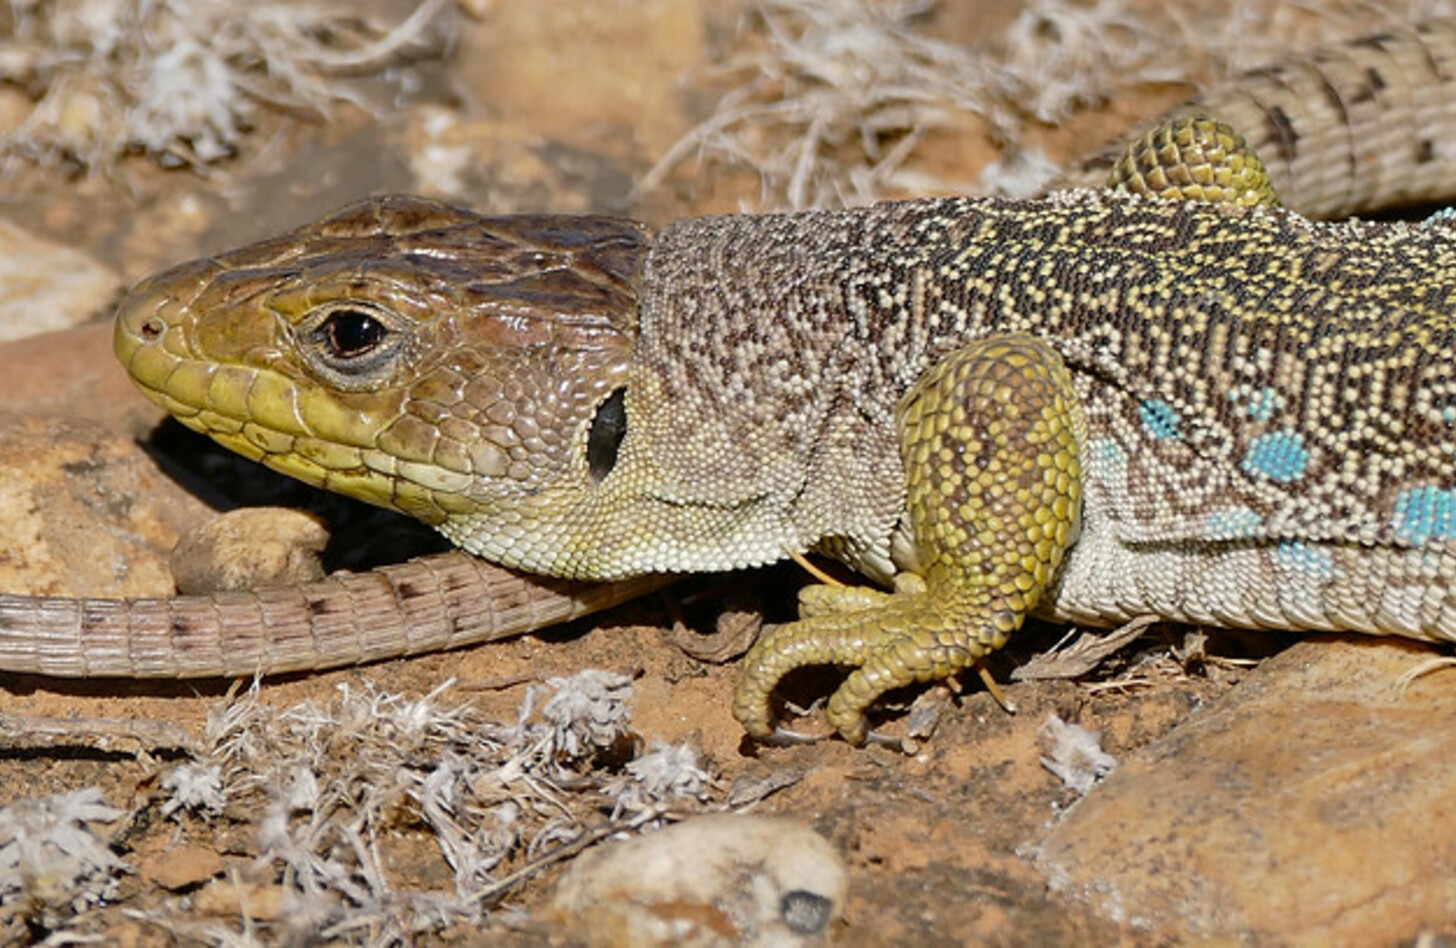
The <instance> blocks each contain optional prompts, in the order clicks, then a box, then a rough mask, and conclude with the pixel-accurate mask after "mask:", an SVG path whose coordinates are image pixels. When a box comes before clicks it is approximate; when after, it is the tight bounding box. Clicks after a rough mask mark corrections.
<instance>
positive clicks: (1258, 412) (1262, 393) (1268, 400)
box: [1249, 386, 1284, 421]
mask: <svg viewBox="0 0 1456 948" xmlns="http://www.w3.org/2000/svg"><path fill="white" fill-rule="evenodd" d="M1283 407H1284V399H1283V397H1282V396H1280V394H1279V393H1278V392H1276V391H1274V389H1272V388H1269V387H1267V386H1266V387H1264V388H1261V389H1259V390H1258V391H1257V392H1255V393H1254V394H1253V395H1250V396H1249V417H1250V418H1252V419H1254V420H1255V421H1268V420H1269V419H1270V418H1273V417H1274V413H1275V412H1276V411H1278V410H1279V409H1281V408H1283Z"/></svg>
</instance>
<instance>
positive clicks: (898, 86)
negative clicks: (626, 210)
mask: <svg viewBox="0 0 1456 948" xmlns="http://www.w3.org/2000/svg"><path fill="white" fill-rule="evenodd" d="M937 6H938V4H937V3H936V2H935V0H759V2H758V3H756V4H755V5H754V8H753V11H754V12H753V15H752V16H751V17H750V18H749V19H748V20H747V21H746V27H745V29H744V31H743V35H742V36H741V37H740V39H739V41H738V45H737V47H736V48H735V49H733V50H732V51H731V52H730V53H729V54H728V55H727V56H726V58H725V59H724V61H723V62H721V63H718V64H716V65H714V66H713V67H712V68H711V69H710V70H709V71H708V72H707V74H706V76H705V78H706V79H707V81H709V82H712V83H714V84H716V85H721V86H724V87H726V88H727V89H728V91H727V92H726V93H725V94H724V95H723V97H722V98H721V100H720V101H719V102H718V104H717V107H716V109H715V110H714V112H713V114H712V115H711V116H710V117H709V118H708V119H706V120H705V121H703V122H702V123H701V124H699V125H698V126H697V127H696V128H694V129H693V130H692V131H691V132H689V134H688V135H687V136H685V137H684V138H683V139H682V140H681V141H679V142H678V143H677V144H676V145H675V146H674V147H673V148H672V149H670V150H669V152H668V153H667V154H666V155H665V156H664V157H663V158H662V160H661V161H660V162H659V163H658V164H657V166H656V167H655V168H653V170H652V171H651V172H650V173H649V174H648V175H647V176H646V177H645V178H644V179H643V182H642V184H641V186H640V187H641V189H643V190H646V189H650V188H653V187H657V186H660V185H661V184H662V183H663V182H664V181H665V180H666V179H667V177H668V176H669V175H670V174H672V173H673V171H674V170H675V169H677V168H678V167H679V166H681V165H684V164H686V163H689V162H699V163H702V164H709V165H711V164H732V165H741V166H746V167H749V168H751V169H753V170H754V171H756V172H757V173H758V175H759V178H760V181H761V197H760V206H761V207H781V206H787V207H793V208H800V207H828V206H839V205H855V204H863V203H868V202H870V201H873V200H876V199H878V198H879V197H881V196H882V195H883V194H884V193H885V192H887V191H890V190H898V191H901V192H905V193H925V192H930V191H942V192H951V191H954V192H960V193H975V192H985V191H989V190H992V189H995V190H998V191H1000V192H1001V193H1011V194H1012V195H1013V196H1022V195H1025V194H1029V193H1032V192H1034V191H1035V190H1036V189H1037V188H1038V187H1039V186H1040V185H1041V184H1044V183H1045V182H1046V181H1048V180H1049V179H1050V178H1051V177H1052V174H1053V172H1054V171H1055V165H1053V164H1051V163H1050V162H1048V161H1047V160H1046V159H1045V157H1044V156H1043V155H1040V154H1038V153H1036V152H1035V151H1031V152H1029V153H1025V154H1023V153H1021V152H1020V151H1019V142H1020V141H1021V137H1022V132H1023V130H1024V129H1025V127H1026V126H1027V125H1029V124H1033V123H1040V124H1044V125H1057V124H1061V123H1062V122H1064V121H1066V119H1067V118H1068V117H1069V116H1070V115H1071V114H1072V112H1073V111H1074V110H1076V109H1079V108H1083V107H1086V106H1093V105H1098V104H1101V103H1104V102H1106V101H1108V100H1110V99H1113V98H1115V97H1116V96H1117V95H1119V94H1123V93H1125V92H1126V91H1127V90H1129V89H1132V88H1134V87H1138V86H1146V85H1160V84H1166V83H1173V82H1178V83H1190V84H1200V83H1207V82H1209V81H1212V80H1216V79H1220V78H1224V77H1226V76H1228V75H1229V74H1230V73H1231V72H1234V71H1238V70H1243V69H1248V68H1252V67H1254V66H1257V65H1260V64H1262V63H1265V62H1268V61H1272V60H1274V59H1276V58H1278V57H1280V56H1282V55H1285V54H1286V53H1287V50H1288V49H1289V48H1290V47H1291V44H1293V45H1294V47H1295V48H1308V47H1310V46H1312V45H1315V44H1318V43H1321V42H1327V41H1330V40H1332V39H1335V38H1339V37H1349V36H1353V35H1356V34H1357V33H1358V32H1359V31H1361V30H1366V29H1371V28H1373V25H1374V24H1379V23H1381V22H1382V21H1383V20H1384V19H1387V18H1390V17H1403V18H1406V19H1421V18H1423V17H1427V16H1432V15H1442V14H1448V13H1449V12H1450V11H1449V9H1447V6H1448V5H1447V4H1445V3H1443V2H1439V0H1430V2H1418V0H1413V2H1410V3H1406V4H1394V3H1392V4H1390V5H1389V9H1388V10H1385V9H1382V7H1381V5H1380V4H1378V3H1368V2H1366V3H1362V2H1359V0H1330V2H1327V3H1323V4H1320V5H1317V6H1312V5H1308V4H1271V3H1268V2H1267V0H1226V2H1223V3H1209V4H1203V5H1198V6H1196V7H1194V6H1185V5H1181V4H1176V3H1163V4H1150V3H1147V2H1143V0H1029V2H1027V3H1025V4H1024V6H1023V7H1022V9H1021V10H1020V12H1019V13H1018V15H1017V16H1016V17H1015V18H1014V19H1013V20H1012V21H1011V23H1010V25H1009V26H1008V27H1007V28H1006V29H1005V31H1004V33H1003V34H1002V36H1001V37H1000V38H999V40H998V41H996V42H994V43H990V44H987V45H986V46H984V47H979V46H978V47H974V48H972V47H967V46H962V45H956V44H953V43H948V42H945V41H942V40H939V39H936V38H934V37H932V36H930V35H928V33H926V32H925V31H924V25H925V24H926V23H927V22H928V21H929V19H930V16H931V14H933V13H934V12H935V8H936V7H937ZM1311 24H1312V25H1311ZM968 114H969V115H974V116H979V117H980V118H981V119H982V120H984V122H985V123H986V124H987V126H988V128H989V130H990V134H991V137H992V138H993V139H994V140H995V141H996V143H997V144H999V145H1000V146H1001V147H1002V148H1003V149H1004V152H1005V158H1004V159H1003V161H1002V162H998V163H997V164H996V165H995V166H994V167H993V168H992V169H991V172H990V175H989V176H988V177H984V178H981V179H979V180H978V181H973V180H969V177H970V176H969V175H968V176H967V179H966V180H948V179H945V178H943V177H939V176H932V175H928V174H926V173H923V172H913V171H912V170H911V168H910V165H909V164H908V159H909V158H910V157H911V156H912V155H913V153H914V152H915V149H916V148H917V146H918V145H919V143H920V142H921V140H922V139H923V138H924V137H925V136H926V135H927V134H928V133H930V132H932V131H934V130H936V129H939V128H945V127H948V126H952V125H955V124H957V123H961V122H964V120H965V116H966V115H968ZM1099 144H1101V143H1100V142H1088V143H1087V145H1088V150H1091V149H1092V148H1095V147H1096V146H1097V145H1099Z"/></svg>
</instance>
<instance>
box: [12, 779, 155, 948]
mask: <svg viewBox="0 0 1456 948" xmlns="http://www.w3.org/2000/svg"><path fill="white" fill-rule="evenodd" d="M125 815H126V814H125V812H124V811H122V810H117V809H113V808H112V807H109V806H107V805H106V803H105V801H103V800H102V798H101V791H100V790H97V789H95V788H88V789H85V790H78V791H76V792H74V793H61V794H57V795H56V796H53V797H47V798H45V799H43V800H21V801H18V802H17V803H15V804H14V805H13V806H8V807H6V808H5V809H3V810H0V936H4V937H3V940H4V941H6V942H7V943H10V938H11V936H12V935H13V934H14V933H15V931H16V930H17V927H18V925H19V924H21V923H30V924H32V925H34V926H37V927H41V928H45V929H54V928H58V927H60V926H62V925H64V923H65V920H66V919H69V918H71V917H72V916H74V915H76V914H78V913H80V912H83V911H86V910H87V909H90V908H93V907H95V906H96V905H99V904H100V903H102V902H104V901H107V900H109V899H112V898H115V896H116V894H117V889H118V884H119V879H120V876H121V875H122V873H123V872H125V866H124V864H123V863H122V861H121V860H120V859H119V858H117V856H116V855H115V854H114V853H113V852H112V851H111V849H110V848H109V847H108V846H107V843H106V841H105V840H104V839H102V838H101V837H100V836H98V835H96V832H95V830H94V829H93V824H98V823H106V824H109V823H115V822H116V821H117V820H119V819H121V817H123V816H125Z"/></svg>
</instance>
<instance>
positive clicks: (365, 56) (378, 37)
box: [0, 0, 453, 170]
mask: <svg viewBox="0 0 1456 948" xmlns="http://www.w3.org/2000/svg"><path fill="white" fill-rule="evenodd" d="M379 6H380V4H373V5H372V7H373V8H378V7H379ZM393 6H396V7H402V8H403V9H402V11H401V13H400V17H399V18H397V19H395V20H392V21H390V22H384V21H383V19H382V18H381V20H380V21H378V22H376V21H375V20H374V19H373V18H371V17H368V16H366V15H364V14H361V12H360V9H361V5H360V4H357V3H344V2H340V0H307V2H296V0H254V2H251V3H248V4H237V3H232V2H229V0H12V2H11V3H10V4H8V11H0V81H3V82H4V83H6V84H7V85H9V86H11V87H13V88H16V89H19V90H20V91H21V92H22V93H24V94H25V95H26V96H27V97H28V98H29V99H30V100H31V101H32V102H33V103H34V107H33V108H32V110H31V112H30V114H29V116H28V117H27V118H26V119H25V121H24V122H23V123H22V124H21V125H20V126H19V127H18V128H16V129H14V130H13V131H11V132H9V133H8V134H6V135H5V136H3V138H0V155H3V157H4V159H5V160H6V162H7V163H8V162H13V161H16V160H23V161H30V162H38V163H59V164H64V165H68V166H70V167H72V168H76V169H101V170H106V169H109V168H110V167H111V166H112V165H113V164H114V163H115V162H116V160H117V159H118V158H119V157H121V156H122V155H125V154H128V153H134V152H142V153H145V154H146V155H149V156H150V157H152V158H153V159H155V160H156V161H158V162H159V163H161V164H163V165H165V166H178V165H190V166H194V167H200V166H205V165H209V164H212V163H214V162H217V161H219V160H222V159H225V158H228V157H231V156H233V155H234V154H236V153H237V152H238V151H239V149H240V147H241V143H242V139H243V137H244V136H245V135H246V133H247V132H248V131H249V130H250V129H251V128H252V127H253V124H254V122H255V118H256V113H257V111H258V110H259V109H260V108H263V107H267V108H272V109H278V110H283V111H287V112H290V113H295V114H301V115H307V116H311V117H319V116H324V115H327V114H328V112H329V110H330V108H331V107H333V106H335V105H337V104H338V103H340V102H343V101H352V102H356V103H359V104H365V103H364V99H363V94H362V92H361V91H360V90H361V87H360V86H359V85H358V83H357V82H355V81H354V80H355V79H356V77H359V76H365V75H377V74H381V73H383V72H384V71H385V70H387V69H389V68H391V67H394V66H398V65H400V64H401V63H403V62H407V61H410V60H416V59H420V58H424V57H435V56H439V55H440V54H441V52H442V51H443V50H444V48H445V39H446V29H447V17H448V15H449V14H450V13H452V12H453V4H451V3H449V0H420V2H418V3H414V2H405V0H401V2H398V3H394V4H393ZM411 10H412V12H411Z"/></svg>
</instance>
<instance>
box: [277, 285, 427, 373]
mask: <svg viewBox="0 0 1456 948" xmlns="http://www.w3.org/2000/svg"><path fill="white" fill-rule="evenodd" d="M410 330H411V324H410V323H409V321H408V320H405V319H402V318H401V317H399V316H398V315H396V314H394V313H392V312H390V311H389V310H386V309H384V308H382V307H377V306H368V305H362V304H360V303H357V302H347V303H338V304H334V305H332V306H327V307H324V308H321V309H320V310H318V311H317V312H314V313H312V314H311V315H310V316H308V317H307V318H306V319H304V320H303V321H302V323H300V324H299V326H298V327H297V328H296V329H294V330H293V331H292V334H293V342H294V345H295V346H296V348H297V351H298V354H299V356H300V357H301V358H302V359H303V361H304V363H305V364H306V365H307V367H308V368H309V370H310V371H312V372H313V373H314V374H315V375H317V376H319V377H321V378H323V379H324V380H325V381H327V382H328V383H329V384H330V385H333V386H336V387H338V388H342V389H344V390H346V391H356V392H357V391H363V390H365V389H369V388H373V387H375V386H377V385H382V384H386V383H387V382H388V380H389V379H390V378H393V377H394V376H395V375H396V373H398V372H399V371H401V358H402V357H403V356H404V355H405V354H406V353H407V352H408V351H409V347H410V342H409V341H410Z"/></svg>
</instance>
